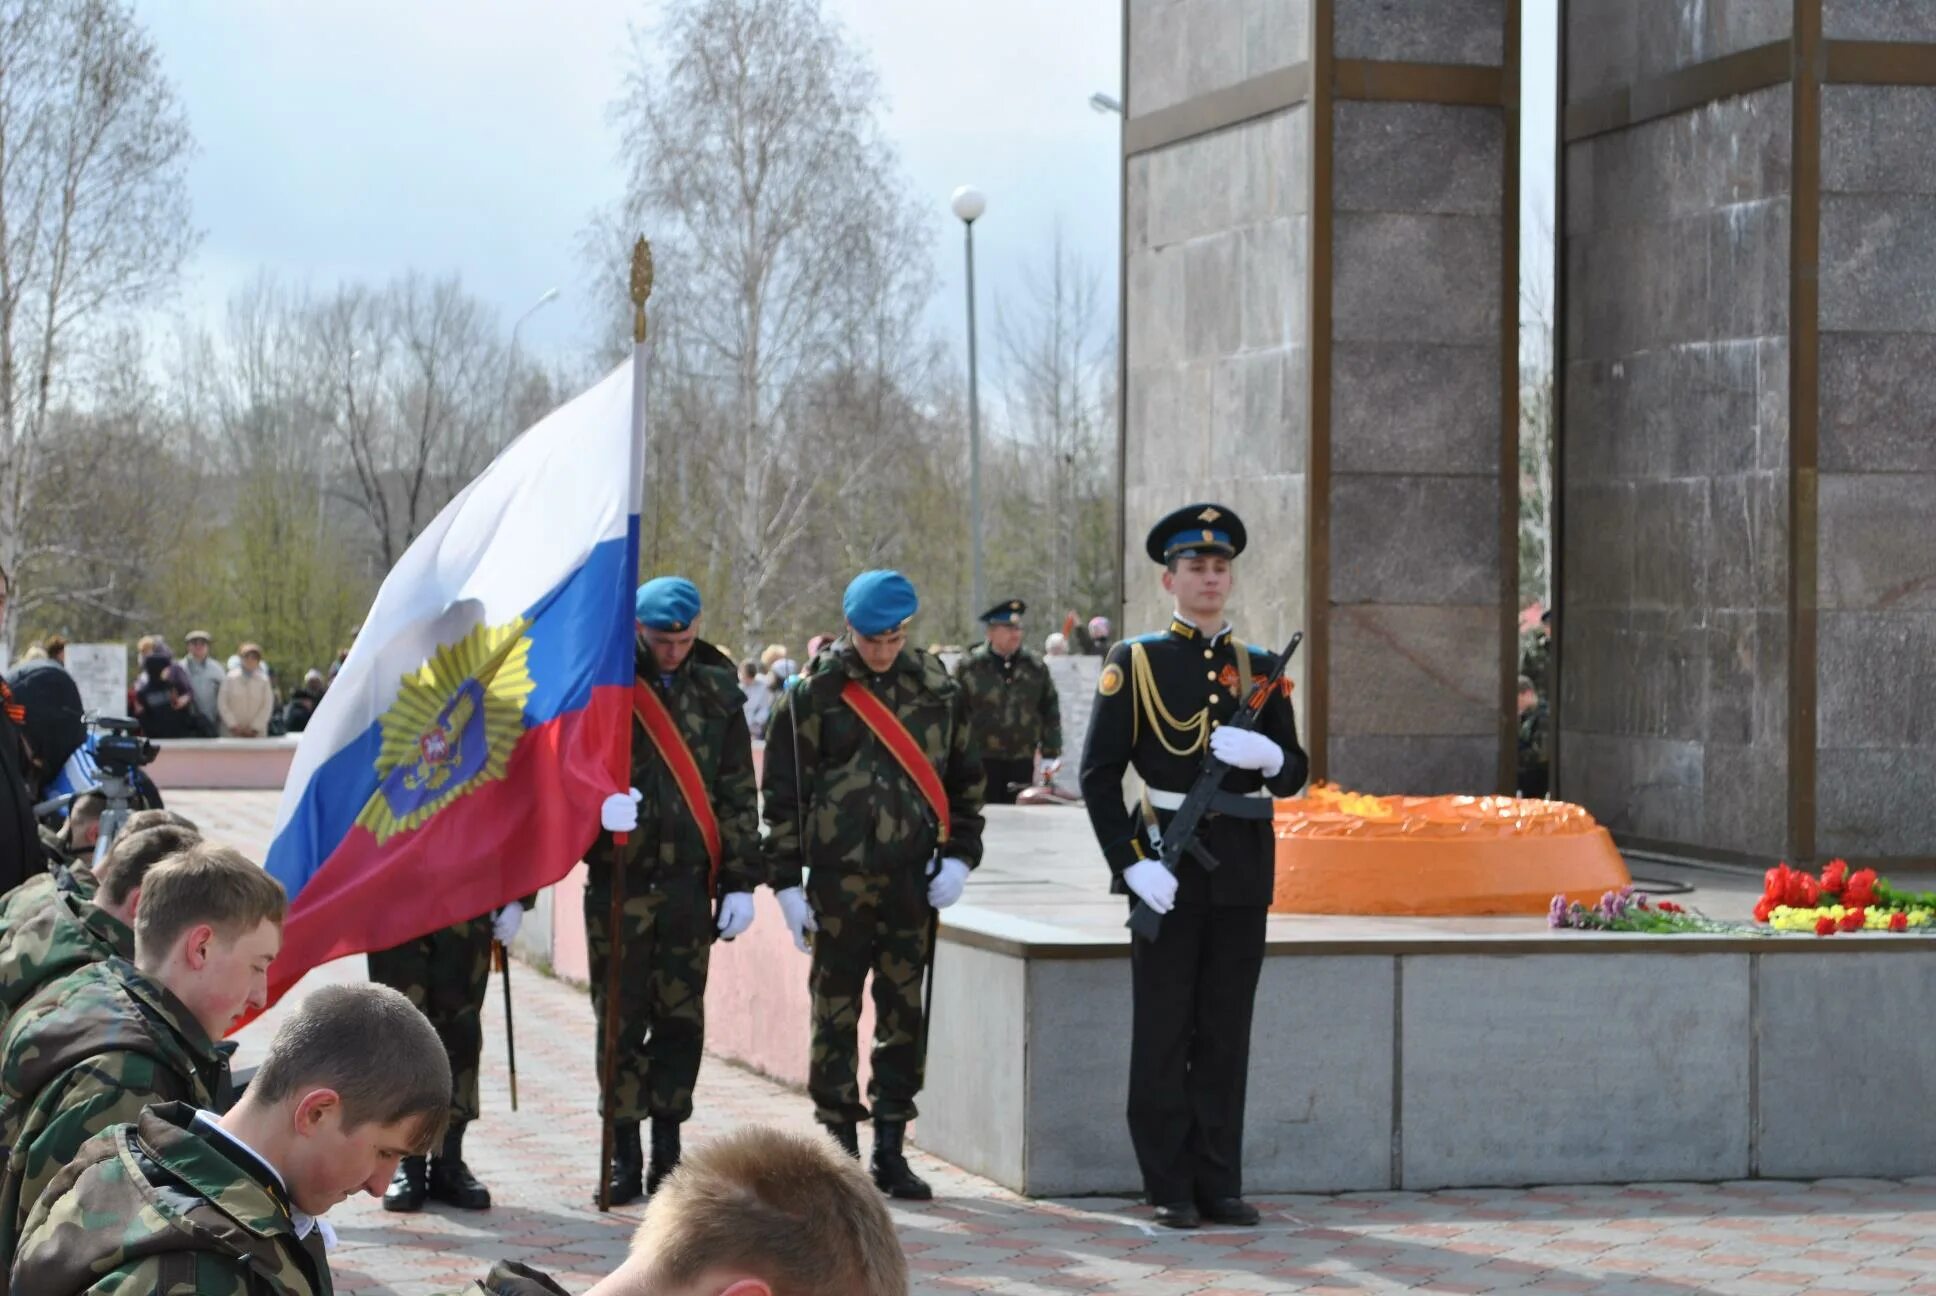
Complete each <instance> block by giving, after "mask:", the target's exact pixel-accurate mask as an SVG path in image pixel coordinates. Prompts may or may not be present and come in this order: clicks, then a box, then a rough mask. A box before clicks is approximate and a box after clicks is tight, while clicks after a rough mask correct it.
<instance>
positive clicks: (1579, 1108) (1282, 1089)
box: [916, 806, 1936, 1196]
mask: <svg viewBox="0 0 1936 1296" xmlns="http://www.w3.org/2000/svg"><path fill="white" fill-rule="evenodd" d="M988 827H989V831H988V862H987V863H986V864H984V866H983V867H982V868H981V869H980V870H978V871H977V873H976V874H975V876H974V878H973V879H972V881H971V882H970V884H969V888H968V892H967V895H966V897H965V898H964V900H963V901H962V903H961V904H959V905H957V906H956V907H955V908H953V909H951V910H949V911H948V912H947V914H946V918H945V921H944V924H943V927H942V939H941V946H940V951H939V955H938V958H937V969H936V986H935V1017H936V1026H935V1032H934V1035H933V1039H932V1042H931V1046H930V1055H929V1062H928V1087H927V1091H926V1093H925V1094H924V1095H923V1097H922V1102H921V1108H922V1117H921V1120H920V1122H919V1124H918V1126H917V1129H916V1141H917V1142H918V1143H919V1144H920V1145H921V1146H922V1147H924V1148H926V1149H927V1150H928V1151H930V1152H933V1153H935V1154H936V1155H938V1156H941V1157H943V1158H945V1159H947V1160H949V1161H952V1162H954V1163H955V1164H957V1165H960V1166H962V1167H963V1168H964V1169H968V1170H971V1171H974V1172H975V1173H977V1174H981V1175H985V1176H987V1177H988V1178H991V1179H994V1180H995V1181H997V1182H999V1183H1002V1184H1004V1185H1006V1186H1008V1187H1010V1188H1012V1189H1014V1190H1016V1191H1019V1192H1024V1193H1027V1194H1030V1195H1035V1196H1059V1195H1066V1194H1075V1193H1119V1192H1125V1191H1130V1190H1133V1189H1134V1188H1135V1187H1136V1185H1137V1173H1136V1165H1135V1161H1134V1158H1133V1156H1132V1154H1131V1151H1130V1146H1129V1140H1128V1135H1127V1132H1126V1129H1125V1126H1124V1120H1123V1109H1124V1104H1125V1094H1126V1085H1127V1077H1128V1067H1129V1037H1128V1029H1129V1020H1130V978H1129V966H1128V965H1129V935H1128V933H1127V932H1126V931H1125V930H1124V929H1123V927H1122V922H1123V918H1124V915H1125V909H1124V905H1123V902H1122V901H1121V900H1119V899H1115V898H1113V897H1110V896H1109V895H1107V894H1106V892H1105V890H1104V866H1103V864H1102V861H1101V858H1100V855H1099V853H1098V852H1097V850H1096V848H1095V845H1094V842H1093V839H1092V838H1091V837H1090V834H1089V825H1088V820H1087V817H1086V816H1085V815H1084V814H1083V813H1082V811H1081V810H1080V809H1079V808H1066V807H1032V808H1012V807H999V806H998V807H991V808H990V809H989V811H988ZM1635 871H1636V873H1637V874H1639V875H1642V876H1643V877H1647V878H1653V879H1658V880H1670V881H1678V882H1685V883H1690V884H1692V885H1693V886H1694V887H1695V888H1696V889H1695V891H1694V893H1693V894H1692V895H1688V896H1680V897H1676V898H1677V899H1679V900H1681V901H1683V902H1684V903H1687V904H1689V905H1690V906H1692V907H1695V908H1698V909H1700V910H1702V911H1703V912H1705V913H1707V914H1708V915H1709V916H1711V917H1715V918H1724V919H1742V920H1745V919H1747V918H1748V917H1749V913H1750V910H1751V908H1752V906H1753V903H1754V900H1755V898H1756V897H1757V896H1758V894H1759V892H1760V878H1759V876H1751V875H1748V874H1745V873H1740V872H1727V871H1722V870H1713V869H1693V868H1676V867H1672V866H1663V865H1658V864H1642V865H1639V866H1637V867H1636V870H1635ZM1902 880H1904V881H1915V879H1908V878H1905V879H1902ZM1393 885H1402V881H1400V880H1398V879H1394V880H1393ZM1932 991H1936V940H1932V939H1930V938H1925V937H1915V936H1889V935H1880V934H1878V935H1861V936H1846V935H1838V936H1835V937H1832V938H1828V939H1816V938H1812V937H1796V936H1773V935H1769V936H1757V935H1741V936H1732V935H1729V936H1680V935H1676V936H1651V935H1615V934H1606V933H1582V932H1573V931H1562V932H1555V931H1551V930H1549V929H1548V927H1547V926H1546V923H1545V920H1544V919H1543V918H1456V919H1455V918H1393V917H1379V918H1362V917H1347V916H1322V917H1318V916H1276V915H1274V916H1273V917H1271V919H1270V920H1269V934H1268V946H1267V950H1266V958H1265V964H1264V972H1263V978H1262V982H1261V984H1260V987H1259V990H1258V996H1257V1012H1256V1018H1255V1025H1254V1028H1253V1036H1252V1049H1251V1068H1250V1095H1249V1118H1248V1122H1247V1139H1246V1186H1247V1187H1248V1188H1249V1189H1250V1190H1252V1191H1256V1192H1308V1191H1327V1192H1328V1191H1338V1190H1349V1189H1426V1188H1439V1187H1447V1186H1454V1185H1459V1186H1476V1185H1518V1184H1536V1183H1627V1182H1634V1181H1640V1180H1732V1179H1744V1178H1754V1177H1773V1178H1810V1177H1821V1176H1876V1177H1889V1176H1901V1175H1917V1174H1924V1173H1928V1172H1929V1171H1930V1170H1931V1168H1932V1167H1936V1130H1932V1129H1931V1128H1930V1127H1929V1125H1928V1124H1927V1122H1924V1121H1922V1120H1920V1119H1919V1117H1918V1116H1917V1115H1916V1114H1918V1113H1921V1112H1923V1111H1926V1110H1927V1109H1928V1105H1929V1102H1930V1099H1931V1096H1932V1087H1933V1082H1932V1080H1931V1076H1932V1074H1933V1073H1936V1041H1933V1040H1932V1035H1931V1032H1930V1030H1929V1012H1930V1009H1929V1005H1930V1004H1931V1003H1932V1002H1936V994H1932Z"/></svg>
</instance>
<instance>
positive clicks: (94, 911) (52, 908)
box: [0, 892, 134, 1029]
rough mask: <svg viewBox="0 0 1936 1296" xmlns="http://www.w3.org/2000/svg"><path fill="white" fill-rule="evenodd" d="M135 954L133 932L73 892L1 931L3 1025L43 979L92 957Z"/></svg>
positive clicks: (98, 960) (47, 980) (0, 1024)
mask: <svg viewBox="0 0 1936 1296" xmlns="http://www.w3.org/2000/svg"><path fill="white" fill-rule="evenodd" d="M117 955H118V956H119V957H121V958H124V959H131V958H133V957H134V933H133V932H132V931H130V930H129V929H128V926H127V924H126V923H124V922H122V921H121V920H120V919H119V918H116V917H115V916H114V915H113V914H111V913H109V912H108V911H107V910H105V909H100V908H97V907H96V906H95V905H94V904H93V903H91V902H90V901H87V900H82V899H80V898H79V897H78V896H75V895H73V894H72V893H69V892H56V893H55V894H54V898H53V901H52V902H51V903H50V904H48V905H47V906H46V907H45V908H44V909H42V910H41V911H40V912H39V913H37V914H35V915H34V916H33V917H31V918H29V919H27V920H26V921H25V922H23V923H21V924H20V925H19V926H18V927H15V928H14V929H13V930H11V931H10V932H8V933H7V934H6V935H5V936H0V1029H4V1028H5V1026H6V1024H7V1021H8V1020H9V1019H10V1018H11V1017H12V1016H13V1015H14V1013H16V1012H18V1011H19V1010H20V1006H21V1005H22V1004H24V1003H26V1002H27V1001H28V1000H29V999H31V998H33V997H34V995H35V994H36V993H37V992H38V991H39V990H40V988H41V987H42V986H44V985H47V984H49V983H51V982H54V981H58V980H59V979H60V978H62V977H64V976H66V975H67V974H68V973H69V972H72V971H75V970H76V969H78V968H84V967H86V966H87V965H88V964H90V963H102V962H105V961H107V960H108V959H111V958H114V957H116V956H117Z"/></svg>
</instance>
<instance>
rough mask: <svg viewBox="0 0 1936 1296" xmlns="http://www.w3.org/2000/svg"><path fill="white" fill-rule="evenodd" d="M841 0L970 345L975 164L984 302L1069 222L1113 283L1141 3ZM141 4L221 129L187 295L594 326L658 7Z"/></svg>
mask: <svg viewBox="0 0 1936 1296" xmlns="http://www.w3.org/2000/svg"><path fill="white" fill-rule="evenodd" d="M1554 2H1555V0H1528V3H1527V4H1526V11H1527V15H1528V18H1527V22H1528V30H1527V33H1526V49H1527V61H1528V76H1529V80H1528V84H1527V87H1526V97H1527V106H1528V107H1529V108H1531V106H1532V105H1533V104H1535V103H1538V102H1541V100H1540V98H1539V96H1540V95H1541V94H1542V93H1543V94H1544V96H1545V97H1546V100H1547V101H1549V102H1550V96H1551V93H1552V90H1551V80H1552V71H1551V59H1550V55H1549V56H1548V57H1546V58H1543V59H1542V58H1539V57H1537V56H1536V52H1537V51H1541V50H1546V51H1550V50H1551V48H1552V40H1553V31H1552V24H1553V19H1552V11H1553V6H1554ZM827 3H828V7H829V9H830V10H831V11H832V12H834V13H836V14H837V15H839V17H840V19H841V21H842V22H843V24H844V25H845V27H846V30H847V32H848V34H849V35H850V37H851V38H852V39H853V40H854V42H855V43H856V44H857V45H859V46H860V47H861V48H863V49H864V50H865V51H866V52H867V54H868V57H869V58H870V59H871V61H872V63H873V65H874V67H875V68H876V70H877V71H878V72H879V74H880V77H881V82H882V87H883V89H884V91H885V93H886V97H887V102H888V112H889V115H888V119H887V132H888V135H889V137H890V138H891V139H892V140H893V141H894V142H895V144H896V146H897V147H898V149H899V151H900V155H901V160H902V163H903V166H904V168H905V171H906V173H907V176H908V179H909V183H910V185H911V187H912V189H913V192H914V194H915V195H916V196H917V198H918V199H921V200H924V201H925V202H926V203H927V205H928V209H929V210H930V212H931V213H932V222H933V225H932V228H933V231H934V234H935V253H936V257H937V267H936V269H937V272H938V273H937V278H938V281H939V291H938V292H937V295H936V300H935V302H934V304H933V306H932V307H931V309H930V312H929V319H930V324H931V326H932V327H933V328H934V329H935V331H936V332H937V333H940V334H942V335H944V336H946V337H947V338H948V339H949V340H950V341H951V342H953V343H955V344H956V345H957V346H959V344H960V342H961V338H962V334H963V324H962V313H963V312H962V309H961V304H962V265H961V260H962V258H961V235H960V230H961V227H960V224H959V223H958V222H957V221H956V220H955V219H954V218H953V216H952V215H950V213H949V211H948V196H949V194H950V193H951V192H952V191H953V189H954V188H955V186H956V185H959V184H962V183H964V182H973V183H974V184H977V185H979V186H980V187H981V188H982V189H984V190H985V191H986V192H987V194H988V198H989V205H988V214H987V215H986V216H985V217H983V219H982V220H981V221H980V222H979V223H978V224H977V226H976V254H977V271H978V275H979V277H980V280H981V285H980V286H981V292H982V298H981V303H982V309H983V312H984V317H983V318H984V320H988V319H992V317H993V310H994V307H995V304H996V302H997V301H998V300H999V299H1000V298H1003V297H1014V296H1017V295H1019V294H1020V292H1021V291H1022V287H1023V280H1022V274H1023V271H1024V268H1025V267H1027V266H1028V265H1030V264H1033V263H1035V262H1038V261H1039V259H1040V257H1041V255H1042V253H1043V250H1044V248H1045V247H1046V244H1047V242H1048V239H1049V238H1050V236H1051V234H1052V232H1053V231H1054V228H1055V225H1056V222H1057V221H1058V220H1059V221H1060V222H1061V223H1062V227H1063V230H1064V232H1065V235H1066V237H1067V239H1068V241H1069V244H1070V246H1071V247H1072V248H1073V249H1075V250H1076V251H1077V252H1078V253H1079V254H1080V255H1081V256H1082V257H1083V258H1084V259H1085V260H1086V261H1087V262H1088V263H1089V264H1090V265H1091V266H1092V267H1093V268H1094V269H1095V271H1096V272H1097V274H1098V275H1099V276H1101V278H1102V282H1103V287H1104V290H1105V292H1106V293H1107V294H1109V297H1108V298H1106V300H1108V299H1113V294H1114V291H1115V254H1116V239H1117V214H1116V211H1117V174H1118V173H1117V166H1118V163H1117V150H1118V135H1117V121H1116V119H1115V118H1114V117H1113V116H1107V115H1103V114H1098V113H1096V112H1094V111H1092V110H1091V109H1090V108H1089V106H1088V104H1087V100H1088V98H1089V95H1090V94H1091V93H1092V92H1094V91H1097V90H1102V91H1106V92H1108V93H1110V94H1120V91H1121V87H1120V85H1119V81H1120V77H1121V51H1120V43H1121V9H1120V0H975V3H973V4H935V3H927V2H923V0H827ZM137 8H138V11H139V13H140V16H141V18H142V20H143V21H144V22H145V23H146V24H147V25H148V28H149V30H150V31H151V32H152V33H153V34H154V37H155V39H156V41H157V43H158V44H159V46H160V48H161V53H162V58H163V62H164V64H165V66H166V68H167V70H168V74H169V76H170V77H171V78H172V79H173V81H174V83H175V85H176V87H177V88H178V90H179V92H180V94H181V96H182V98H183V100H184V101H185V103H186V105H187V109H188V114H189V117H190V121H191V124H192V126H193V129H194V132H195V138H196V142H197V145H198V149H199V152H198V155H197V157H196V159H195V161H194V163H193V167H192V170H191V188H192V193H193V199H194V204H195V217H196V221H197V223H198V224H199V225H200V227H201V228H202V229H203V230H204V231H205V234H206V237H205V239H204V242H203V244H202V248H201V251H200V253H199V255H198V256H197V258H196V260H195V262H194V264H193V266H192V269H191V276H190V282H189V284H188V285H187V287H186V288H185V290H184V292H183V295H182V301H181V303H180V304H181V307H182V309H184V310H185V311H186V312H188V313H189V314H190V315H191V316H195V317H198V318H204V319H213V318H216V317H218V316H219V311H220V307H221V303H222V302H223V301H224V300H225V299H226V297H227V295H228V294H229V293H230V292H231V291H232V290H233V289H234V288H235V287H237V286H238V285H239V284H241V283H243V282H245V281H246V280H247V279H249V278H250V277H251V276H252V275H254V274H255V273H256V272H257V271H258V270H261V269H265V268H266V269H268V270H270V271H273V272H274V273H276V274H278V275H280V276H283V277H285V278H289V279H292V280H297V281H304V282H308V283H310V284H312V285H314V286H316V287H319V288H320V287H327V286H330V285H333V284H334V283H336V282H337V281H339V280H341V279H344V278H356V279H366V280H372V281H377V280H382V279H385V278H388V277H389V276H391V275H393V274H397V273H400V272H402V271H404V270H406V269H410V268H412V267H415V268H418V269H422V270H426V271H431V272H445V271H457V272H459V273H461V274H462V275H463V278H464V281H465V283H466V284H467V285H468V286H469V287H470V288H471V290H472V291H474V292H476V293H477V294H479V295H480V296H482V297H483V298H485V299H486V300H488V301H490V302H491V303H493V304H494V305H495V306H496V307H497V308H498V309H499V311H500V312H501V313H502V315H503V318H504V320H505V322H506V324H507V326H508V324H509V323H510V322H511V321H512V320H514V319H516V318H517V317H518V316H519V315H521V314H522V313H523V312H524V311H525V309H526V308H527V307H529V306H530V305H531V303H533V302H535V301H536V300H537V299H538V297H539V296H540V295H541V294H542V293H544V292H545V291H546V290H547V289H550V288H554V287H555V288H558V289H559V290H560V297H559V299H558V300H557V301H556V302H554V303H553V304H551V305H549V306H547V307H545V308H544V309H543V310H540V311H539V312H537V314H535V315H534V316H532V317H531V319H530V321H529V322H528V323H527V324H526V325H525V326H524V328H523V330H522V332H521V334H520V339H521V340H522V342H523V343H524V344H525V345H526V346H527V347H529V348H531V349H533V350H536V351H538V352H540V353H543V354H547V355H563V354H565V353H568V352H571V351H574V350H575V349H577V348H578V347H579V346H580V345H581V344H582V343H583V342H584V341H585V340H586V339H587V338H588V337H589V336H590V335H591V333H592V331H593V325H594V321H593V320H591V319H590V318H589V317H588V315H587V313H586V312H587V310H588V305H587V301H586V296H585V293H584V291H583V288H582V285H583V281H584V273H583V267H582V265H581V263H580V261H579V259H578V251H577V236H578V234H579V231H580V230H581V229H582V228H583V227H584V225H585V222H586V219H587V217H588V215H589V214H590V212H591V211H592V210H593V208H594V207H596V206H598V205H599V204H602V203H604V202H606V201H609V200H610V199H612V198H614V197H616V196H617V189H618V185H619V170H618V164H617V160H616V143H615V134H614V131H613V130H612V128H611V127H610V125H609V124H608V123H607V121H606V117H605V110H606V107H607V105H608V104H609V103H610V102H611V100H612V99H613V97H614V96H615V95H616V93H617V91H618V88H619V84H620V81H621V78H622V76H623V71H624V58H625V54H626V50H627V38H626V31H627V25H628V23H631V22H640V23H643V24H645V25H646V26H647V27H648V28H649V27H650V25H651V23H652V21H653V18H654V16H655V15H656V13H657V12H658V9H659V6H658V5H657V4H656V3H650V2H643V0H562V2H560V0H410V2H409V3H397V2H396V0H329V2H328V3H320V2H316V3H311V2H307V0H305V2H304V3H273V4H243V3H236V2H235V0H138V3H137ZM1542 81H1543V84H1544V90H1543V91H1542V89H1541V83H1542ZM1542 116H1543V114H1541V113H1538V112H1531V111H1529V112H1528V113H1527V114H1526V117H1527V129H1526V136H1527V139H1526V145H1527V150H1528V155H1529V157H1531V158H1533V159H1550V158H1551V157H1552V149H1553V145H1552V133H1551V128H1550V123H1548V122H1544V121H1541V120H1540V118H1541V117H1542ZM1542 127H1543V128H1544V134H1543V136H1542V135H1541V134H1540V133H1539V132H1540V130H1541V128H1542ZM1543 170H1544V171H1545V172H1549V173H1550V165H1548V166H1545V167H1544V168H1543ZM1529 181H1532V183H1529V187H1528V201H1529V202H1531V201H1536V200H1537V199H1536V195H1537V194H1540V193H1542V192H1543V193H1546V194H1550V176H1541V177H1539V178H1537V179H1536V180H1535V178H1534V177H1532V176H1529ZM1547 201H1548V202H1549V203H1550V198H1548V199H1547ZM984 327H986V324H984ZM987 350H988V348H984V352H986V351H987Z"/></svg>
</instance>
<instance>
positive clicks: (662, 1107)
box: [585, 865, 714, 1121]
mask: <svg viewBox="0 0 1936 1296" xmlns="http://www.w3.org/2000/svg"><path fill="white" fill-rule="evenodd" d="M611 920H612V890H611V873H610V871H609V870H608V869H606V868H602V867H600V866H598V865H593V866H591V871H590V876H589V877H588V878H587V879H586V883H585V948H586V952H587V954H589V955H590V963H591V968H590V972H591V982H592V1009H593V1012H594V1014H595V1016H596V1019H597V1022H598V1035H597V1041H598V1043H597V1048H596V1051H595V1057H596V1059H597V1066H598V1074H599V1077H600V1080H601V1083H602V1081H603V1077H604V1075H605V1013H606V1010H607V1007H606V1003H605V985H606V974H607V968H608V966H609V963H608V960H609V959H610V958H611V944H612V942H611V937H610V931H611ZM713 930H714V929H713V907H712V901H711V900H710V899H709V898H708V897H707V895H706V883H705V881H704V879H703V878H691V879H682V880H680V881H676V882H672V883H669V884H668V883H664V882H661V881H657V880H645V879H640V878H639V877H638V876H637V875H636V874H632V875H628V876H627V878H626V887H625V909H624V915H623V921H622V923H621V925H620V940H621V941H622V943H623V947H624V948H623V950H622V953H621V956H620V962H619V970H618V1056H617V1057H616V1058H615V1059H614V1060H613V1068H612V1093H611V1094H610V1095H606V1094H602V1093H601V1094H600V1101H599V1114H600V1115H601V1116H603V1115H604V1114H605V1106H606V1102H607V1101H608V1100H609V1101H611V1102H612V1103H613V1106H612V1113H611V1114H612V1118H613V1119H614V1120H621V1121H636V1120H645V1119H647V1118H648V1117H660V1118H665V1119H670V1120H675V1121H683V1120H685V1119H687V1118H688V1117H690V1116H691V1115H692V1090H693V1086H694V1085H696V1084H697V1083H698V1082H699V1062H700V1059H701V1057H702V1056H703V1055H704V1053H705V1050H706V968H707V963H708V961H709V959H710V958H711V956H712V942H713Z"/></svg>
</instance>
